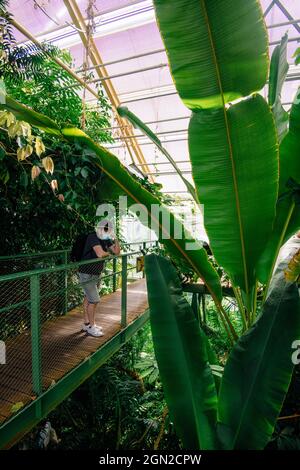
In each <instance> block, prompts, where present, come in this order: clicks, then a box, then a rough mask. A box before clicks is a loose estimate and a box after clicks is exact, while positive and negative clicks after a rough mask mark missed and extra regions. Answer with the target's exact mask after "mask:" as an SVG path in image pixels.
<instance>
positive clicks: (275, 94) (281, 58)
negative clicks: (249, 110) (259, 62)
mask: <svg viewBox="0 0 300 470" xmlns="http://www.w3.org/2000/svg"><path fill="white" fill-rule="evenodd" d="M287 43H288V35H287V34H285V35H284V36H283V38H282V39H281V41H280V44H278V45H277V46H276V47H275V49H274V51H273V54H272V58H271V65H270V77H269V95H268V101H269V105H270V106H271V107H272V111H273V114H274V119H275V123H276V127H277V132H278V138H279V142H281V141H282V139H283V137H284V136H285V134H286V133H287V131H288V120H289V115H288V113H287V112H286V111H285V110H284V108H283V106H282V104H281V90H282V87H283V84H284V81H285V78H286V75H287V73H288V70H289V64H288V62H287Z"/></svg>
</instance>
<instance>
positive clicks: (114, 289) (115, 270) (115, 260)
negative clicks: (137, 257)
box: [113, 258, 117, 292]
mask: <svg viewBox="0 0 300 470" xmlns="http://www.w3.org/2000/svg"><path fill="white" fill-rule="evenodd" d="M116 272H117V258H114V259H113V292H116V290H117V275H116Z"/></svg>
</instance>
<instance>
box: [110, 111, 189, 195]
mask: <svg viewBox="0 0 300 470" xmlns="http://www.w3.org/2000/svg"><path fill="white" fill-rule="evenodd" d="M117 111H118V113H119V115H120V116H121V117H123V118H126V119H127V120H128V121H129V122H131V124H132V125H133V126H134V128H135V129H140V131H142V132H143V133H144V134H145V135H146V136H147V137H149V139H150V140H151V141H152V142H153V143H154V144H155V145H156V147H157V148H158V149H159V150H160V151H161V153H162V154H163V155H164V156H165V157H166V158H167V159H168V160H169V162H170V163H171V165H172V166H173V168H174V170H175V171H176V172H177V174H178V176H180V178H181V179H182V181H183V183H184V184H185V186H186V188H187V190H188V191H189V193H190V195H191V196H192V198H193V199H194V201H195V202H196V204H198V199H197V196H196V191H195V188H194V187H193V185H192V184H191V183H190V182H189V181H188V180H187V179H186V178H185V177H184V176H183V174H182V172H181V170H180V169H179V168H178V166H177V164H176V162H175V160H173V158H172V157H171V155H170V154H169V152H168V151H167V150H166V149H165V148H164V146H163V145H162V143H161V141H160V140H159V138H158V137H157V135H155V134H154V132H152V131H151V129H149V127H148V126H147V125H146V124H145V123H144V122H143V121H141V120H140V119H139V118H138V117H137V116H136V115H135V114H134V113H132V112H131V111H129V109H128V108H127V107H126V106H119V107H118V109H117Z"/></svg>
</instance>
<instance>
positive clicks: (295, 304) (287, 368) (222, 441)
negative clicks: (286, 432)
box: [145, 254, 300, 450]
mask: <svg viewBox="0 0 300 470" xmlns="http://www.w3.org/2000/svg"><path fill="white" fill-rule="evenodd" d="M294 264H295V263H294ZM298 264H299V262H298V263H297V268H298ZM145 269H146V279H147V288H148V299H149V307H150V322H151V330H152V337H153V343H154V350H155V355H156V359H157V363H158V367H159V371H160V378H161V381H162V384H163V388H164V394H165V397H166V401H167V404H168V408H169V412H170V416H171V417H172V421H173V422H174V425H175V429H176V431H177V434H178V436H179V437H180V438H181V440H182V442H183V445H184V447H185V448H188V449H202V450H203V449H205V450H213V449H226V450H233V449H263V448H264V447H265V446H266V444H267V443H268V441H269V440H270V438H271V436H272V433H273V430H274V426H275V424H276V420H277V418H278V415H279V413H280V410H281V407H282V404H283V400H284V397H285V394H286V392H287V389H288V386H289V383H290V380H291V376H292V372H293V367H294V366H293V363H292V358H291V356H292V350H291V346H292V343H293V341H294V340H295V339H298V338H299V337H300V299H299V292H298V286H297V284H296V283H295V282H288V281H286V279H285V271H286V269H287V263H286V262H285V261H284V262H282V263H281V264H279V266H278V268H277V270H276V273H275V275H274V278H273V280H272V283H271V286H270V289H269V294H268V297H267V301H266V302H265V304H264V306H263V308H262V311H261V314H260V316H259V317H258V318H257V320H256V321H255V323H254V324H253V325H252V326H251V328H250V329H249V330H248V331H247V333H246V334H244V335H243V336H241V337H240V339H239V340H238V342H237V343H236V344H235V345H234V347H233V349H232V351H231V353H230V355H229V358H228V360H227V362H226V364H225V367H224V372H223V374H222V378H221V384H220V388H219V391H218V387H216V384H215V381H214V377H213V367H214V365H215V364H216V360H215V359H214V356H212V355H210V354H209V350H208V347H209V340H208V339H207V338H206V337H205V333H204V332H203V331H202V330H201V328H200V326H199V322H197V320H196V318H195V316H194V314H193V312H192V308H191V306H190V304H189V303H188V301H187V300H186V298H185V297H184V295H183V293H182V287H181V284H180V281H179V279H178V276H177V273H176V271H175V269H174V267H173V266H172V264H171V262H170V261H168V260H167V259H166V258H163V257H161V256H157V255H154V254H151V255H148V256H146V259H145ZM294 271H295V269H294ZM298 275H299V273H298V271H297V276H298ZM287 316H288V320H287Z"/></svg>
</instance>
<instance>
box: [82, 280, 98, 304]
mask: <svg viewBox="0 0 300 470" xmlns="http://www.w3.org/2000/svg"><path fill="white" fill-rule="evenodd" d="M78 274H79V282H80V284H81V287H82V289H83V290H84V293H85V295H86V298H87V299H88V302H89V303H90V304H97V303H98V302H100V295H99V287H98V285H99V282H100V276H99V275H97V274H96V275H95V274H86V273H78Z"/></svg>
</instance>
